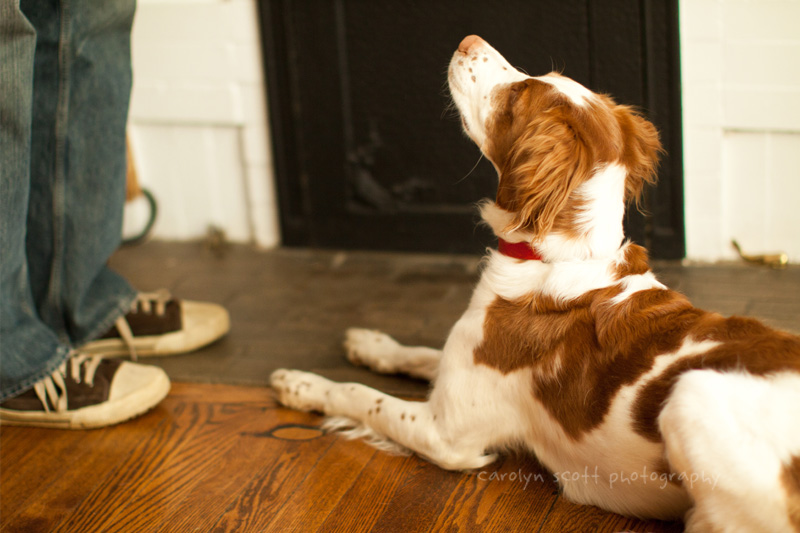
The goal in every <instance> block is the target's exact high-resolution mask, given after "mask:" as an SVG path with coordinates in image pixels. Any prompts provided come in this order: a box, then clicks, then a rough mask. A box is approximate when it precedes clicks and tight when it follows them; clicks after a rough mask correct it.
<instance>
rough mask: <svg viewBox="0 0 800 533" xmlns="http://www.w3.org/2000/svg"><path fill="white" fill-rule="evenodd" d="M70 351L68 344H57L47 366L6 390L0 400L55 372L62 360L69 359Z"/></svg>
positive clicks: (23, 390)
mask: <svg viewBox="0 0 800 533" xmlns="http://www.w3.org/2000/svg"><path fill="white" fill-rule="evenodd" d="M71 353H72V348H70V347H69V346H66V345H63V344H62V345H60V346H58V348H56V352H55V354H53V357H51V358H50V360H49V361H48V364H47V366H45V367H44V368H43V369H42V370H41V372H39V373H38V374H34V376H33V377H32V378H29V379H27V380H25V381H23V382H22V383H20V384H19V385H17V386H15V387H13V388H11V389H10V390H9V392H7V393H6V394H4V395H2V396H0V402H4V401H6V400H8V399H9V398H13V397H15V396H19V395H20V394H23V393H25V392H27V391H29V390H30V389H32V388H33V386H34V385H36V384H37V383H38V382H40V381H41V380H43V379H44V378H46V377H47V376H49V375H50V374H52V373H53V372H55V371H56V370H57V369H58V367H60V366H61V365H62V364H63V363H64V361H66V360H67V359H69V357H70V354H71Z"/></svg>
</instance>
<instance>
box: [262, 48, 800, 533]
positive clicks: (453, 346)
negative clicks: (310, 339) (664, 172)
mask: <svg viewBox="0 0 800 533" xmlns="http://www.w3.org/2000/svg"><path fill="white" fill-rule="evenodd" d="M448 79H449V84H450V91H451V93H452V96H453V100H454V101H455V104H456V106H457V107H458V109H459V111H460V113H461V116H462V119H463V124H464V129H465V131H466V133H467V134H468V135H469V137H470V138H471V139H472V140H473V141H475V143H476V144H477V145H478V147H480V149H481V151H482V152H483V153H484V154H485V155H486V157H487V158H488V159H489V160H491V162H492V163H493V164H494V166H495V167H496V169H497V172H498V174H499V186H498V190H497V199H496V201H495V202H491V201H486V202H484V203H483V204H482V208H481V214H482V216H483V219H484V220H485V222H486V223H487V224H488V225H489V226H491V227H492V229H493V230H494V232H495V233H496V235H497V236H498V238H499V239H500V250H499V251H491V252H489V255H488V257H487V258H486V260H485V264H484V268H483V271H482V275H481V279H480V282H479V283H478V285H477V287H476V288H475V292H474V295H473V297H472V300H471V302H470V304H469V307H468V309H467V310H466V312H465V313H464V315H463V316H462V317H461V319H460V320H459V321H458V322H457V323H456V324H455V326H454V327H453V329H452V331H451V333H450V335H449V337H448V339H447V342H446V344H445V346H444V349H443V350H441V351H439V350H434V349H431V348H422V347H406V346H402V345H400V344H398V343H397V342H396V341H394V340H393V339H392V338H390V337H389V336H387V335H385V334H383V333H379V332H375V331H368V330H363V329H351V330H349V331H348V332H347V339H346V343H345V345H346V349H347V352H348V356H349V358H350V360H351V361H353V362H354V363H357V364H364V365H367V366H369V367H371V368H372V369H374V370H376V371H378V372H392V373H394V372H404V373H408V374H411V375H414V376H417V377H422V378H426V379H429V380H431V381H432V382H433V383H434V385H433V387H432V390H431V393H430V396H429V399H428V401H426V402H408V401H403V400H399V399H397V398H394V397H391V396H388V395H386V394H383V393H381V392H378V391H376V390H373V389H370V388H368V387H366V386H363V385H360V384H353V383H334V382H331V381H328V380H327V379H324V378H322V377H320V376H316V375H314V374H309V373H305V372H299V371H291V370H278V371H276V372H275V373H274V374H273V375H272V385H273V387H274V388H275V389H276V390H277V391H278V393H279V397H280V401H281V402H282V403H283V404H285V405H287V406H290V407H293V408H297V409H304V410H315V411H321V412H323V413H325V414H326V415H329V416H330V417H332V418H330V419H329V421H328V423H327V424H328V426H329V427H331V428H336V429H340V430H349V436H351V437H365V438H367V439H368V440H370V441H371V442H372V443H373V444H374V445H376V446H378V447H382V448H384V449H395V450H408V451H412V452H414V453H417V454H419V455H420V456H422V457H424V458H426V459H428V460H430V461H431V462H433V463H435V464H437V465H439V466H441V467H442V468H446V469H452V470H466V469H476V468H481V467H483V466H485V465H487V464H489V463H491V462H492V461H494V460H495V459H496V458H497V455H496V454H497V453H501V452H503V451H504V450H508V449H513V448H517V449H526V450H530V451H531V452H533V453H534V454H536V457H538V459H539V460H540V461H541V462H542V464H544V465H545V466H546V467H547V468H548V469H550V470H551V471H552V472H553V473H554V474H555V476H556V477H557V478H558V479H559V480H560V482H561V485H562V488H563V492H564V494H565V495H566V496H567V497H568V498H570V499H572V500H573V501H575V502H579V503H585V504H591V505H597V506H599V507H602V508H605V509H608V510H610V511H615V512H618V513H622V514H627V515H635V516H640V517H656V518H674V517H681V516H685V518H686V520H687V529H688V530H691V531H702V532H706V531H715V532H716V531H731V532H733V531H736V532H739V531H753V532H767V531H769V532H777V531H800V337H796V336H793V335H790V334H788V333H783V332H780V331H775V330H772V329H770V328H768V327H766V326H764V325H762V324H761V323H759V322H757V321H755V320H752V319H748V318H740V317H732V318H723V317H722V316H720V315H717V314H714V313H709V312H705V311H702V310H699V309H696V308H694V307H692V305H691V304H690V303H689V302H688V301H687V300H686V298H684V297H683V296H682V295H681V294H678V293H676V292H672V291H670V290H669V289H667V288H666V287H665V286H664V285H662V284H661V283H659V282H658V280H657V279H656V278H655V276H654V275H653V273H652V272H651V271H650V269H649V267H648V263H647V254H646V252H645V250H644V249H643V248H641V247H639V246H637V245H635V244H632V243H630V242H624V236H623V229H622V219H623V214H624V210H625V205H626V203H629V202H631V201H635V200H636V199H637V198H638V196H639V194H640V192H641V191H642V188H643V186H644V184H645V183H649V182H652V180H653V178H654V169H655V165H656V163H657V156H658V153H659V151H660V149H661V147H660V143H659V141H658V134H657V132H656V130H655V129H654V128H653V126H652V125H651V124H650V123H649V122H647V121H646V120H645V119H643V118H642V117H641V116H639V115H637V114H636V113H635V112H633V111H632V110H631V109H630V108H628V107H625V106H620V105H617V104H615V103H614V102H613V101H612V100H611V99H610V98H608V97H607V96H603V95H599V94H595V93H593V92H591V91H589V90H588V89H586V88H585V87H583V86H581V85H580V84H578V83H576V82H574V81H572V80H570V79H568V78H566V77H563V76H561V75H558V74H548V75H546V76H540V77H531V76H528V75H525V74H523V73H521V72H519V71H517V70H516V69H514V68H513V67H512V66H511V65H510V64H509V63H508V62H507V61H506V60H505V59H504V58H503V57H502V56H501V55H500V54H499V53H498V52H497V51H496V50H495V49H493V48H492V47H491V46H489V44H487V43H486V42H485V41H483V40H482V39H481V38H479V37H477V36H469V37H467V38H466V39H464V40H463V41H462V43H461V44H460V46H459V47H458V50H457V51H456V52H455V54H454V56H453V59H452V61H451V63H450V70H449V76H448ZM576 474H577V475H576ZM586 474H588V475H586Z"/></svg>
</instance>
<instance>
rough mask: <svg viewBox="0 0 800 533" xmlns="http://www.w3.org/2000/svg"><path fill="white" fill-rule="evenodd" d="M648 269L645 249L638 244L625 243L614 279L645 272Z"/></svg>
mask: <svg viewBox="0 0 800 533" xmlns="http://www.w3.org/2000/svg"><path fill="white" fill-rule="evenodd" d="M649 271H650V264H649V262H648V259H647V250H645V249H644V248H643V247H641V246H639V245H638V244H633V243H628V244H626V245H625V255H624V260H623V262H622V263H620V264H618V265H617V271H616V279H618V280H619V279H622V278H624V277H626V276H634V275H637V274H646V273H647V272H649Z"/></svg>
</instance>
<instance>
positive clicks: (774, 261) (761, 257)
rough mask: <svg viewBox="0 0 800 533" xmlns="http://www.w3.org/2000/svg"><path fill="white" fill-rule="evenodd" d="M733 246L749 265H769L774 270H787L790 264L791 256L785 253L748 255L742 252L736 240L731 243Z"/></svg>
mask: <svg viewBox="0 0 800 533" xmlns="http://www.w3.org/2000/svg"><path fill="white" fill-rule="evenodd" d="M731 244H732V245H733V247H734V248H736V251H737V252H738V253H739V257H741V258H742V259H744V260H745V261H747V262H748V263H755V264H758V265H767V266H771V267H772V268H786V265H788V264H789V256H787V255H786V254H785V253H783V252H780V253H775V254H755V255H751V254H746V253H744V252H742V248H741V246H739V243H738V242H736V241H735V240H733V241H731Z"/></svg>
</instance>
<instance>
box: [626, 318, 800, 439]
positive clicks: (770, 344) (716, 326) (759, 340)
mask: <svg viewBox="0 0 800 533" xmlns="http://www.w3.org/2000/svg"><path fill="white" fill-rule="evenodd" d="M686 334H687V335H688V336H689V337H690V338H692V339H694V340H696V341H704V340H712V341H718V342H721V343H722V344H721V345H720V346H717V347H716V348H712V349H711V350H709V351H707V352H705V353H703V354H702V355H697V356H692V357H686V358H684V359H681V360H680V361H676V362H675V363H673V364H672V365H670V366H669V367H667V368H666V369H665V370H664V372H662V373H661V374H660V375H659V376H658V377H657V378H655V379H653V380H652V381H651V382H649V383H648V384H647V385H646V386H645V387H643V388H642V390H641V391H639V394H638V395H637V397H636V401H635V403H634V406H633V410H632V413H633V417H634V428H635V429H636V431H637V432H638V433H639V434H641V435H642V436H644V437H646V438H647V439H649V440H651V441H653V442H659V441H660V440H661V434H660V432H659V430H658V415H659V414H660V413H661V409H662V408H663V406H664V402H666V400H667V398H668V397H669V394H670V392H671V391H672V388H673V387H674V386H675V383H676V382H677V381H678V379H679V378H680V376H681V375H682V374H684V373H685V372H689V371H690V370H704V369H705V370H717V371H719V372H732V371H745V372H749V373H750V374H754V375H757V376H764V375H768V374H773V373H776V372H781V371H786V370H792V371H795V372H800V337H797V336H794V335H791V334H789V333H785V332H783V331H776V330H773V329H771V328H769V327H767V326H765V325H764V324H762V323H761V322H759V321H758V320H755V319H752V318H743V317H737V316H734V317H730V318H723V317H721V316H719V315H708V316H707V317H706V318H705V319H704V320H701V321H698V322H697V324H695V325H694V327H693V328H691V329H689V330H688V331H687V332H686Z"/></svg>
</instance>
